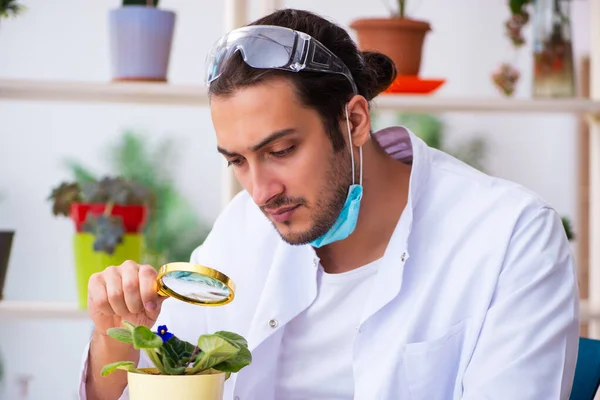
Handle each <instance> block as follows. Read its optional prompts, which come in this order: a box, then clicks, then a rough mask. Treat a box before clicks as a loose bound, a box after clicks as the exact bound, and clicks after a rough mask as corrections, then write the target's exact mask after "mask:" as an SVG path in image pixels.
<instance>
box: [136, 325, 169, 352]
mask: <svg viewBox="0 0 600 400" xmlns="http://www.w3.org/2000/svg"><path fill="white" fill-rule="evenodd" d="M162 345H163V341H162V339H161V337H160V336H158V335H157V334H156V333H154V332H152V331H151V330H150V329H149V328H148V327H145V326H136V327H135V329H134V330H133V346H134V347H135V348H136V349H156V348H159V347H162Z"/></svg>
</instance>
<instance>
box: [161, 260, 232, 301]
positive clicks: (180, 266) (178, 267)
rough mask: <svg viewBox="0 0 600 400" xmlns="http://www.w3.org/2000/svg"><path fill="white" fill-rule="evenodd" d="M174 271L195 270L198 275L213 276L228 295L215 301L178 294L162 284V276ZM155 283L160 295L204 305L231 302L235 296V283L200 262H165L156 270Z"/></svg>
mask: <svg viewBox="0 0 600 400" xmlns="http://www.w3.org/2000/svg"><path fill="white" fill-rule="evenodd" d="M174 271H187V272H195V273H197V274H200V275H204V276H207V277H209V278H213V279H216V280H218V281H219V282H221V283H223V284H224V285H225V286H227V288H228V289H229V296H227V297H226V298H225V299H223V300H221V301H217V302H203V301H200V300H191V299H189V298H187V297H184V296H180V295H179V294H178V293H176V292H174V291H172V290H171V289H169V288H168V287H166V286H165V285H164V284H163V281H162V277H163V276H164V275H166V274H168V273H170V272H174ZM156 284H157V285H158V290H157V292H158V294H159V295H160V296H170V297H174V298H176V299H178V300H181V301H185V302H186V303H190V304H202V305H205V306H223V305H225V304H228V303H231V302H232V301H233V298H234V296H235V284H234V283H233V281H232V280H231V279H230V278H229V277H228V276H227V275H225V274H223V273H222V272H219V271H217V270H214V269H212V268H209V267H207V266H205V265H200V264H192V263H186V262H175V263H169V264H165V265H163V266H162V267H160V269H159V270H158V276H157V277H156Z"/></svg>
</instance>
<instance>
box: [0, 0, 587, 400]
mask: <svg viewBox="0 0 600 400" xmlns="http://www.w3.org/2000/svg"><path fill="white" fill-rule="evenodd" d="M228 1H229V4H234V3H237V4H241V3H243V2H240V1H237V2H236V1H231V0H228ZM538 1H539V2H540V3H544V0H538ZM591 1H592V0H572V1H566V3H568V6H569V11H568V12H569V15H570V18H569V24H568V27H567V26H564V27H562V28H564V29H565V32H568V34H566V35H567V36H568V37H569V39H572V57H571V56H570V57H569V60H570V61H571V62H572V63H573V70H574V73H573V74H572V75H568V76H567V78H566V79H567V80H568V79H571V77H572V78H573V79H574V87H575V92H574V93H571V94H566V95H565V94H564V93H563V94H560V96H561V97H562V98H563V99H565V100H562V101H564V104H565V112H547V111H546V110H544V109H543V106H539V107H538V106H536V105H533V106H532V105H529V106H528V107H529V109H530V111H527V112H512V111H511V106H510V105H509V106H506V105H505V103H504V100H506V101H509V100H511V101H525V100H527V99H532V98H534V96H535V95H536V93H535V90H536V87H537V89H540V87H541V86H536V85H534V51H535V46H534V44H535V43H536V35H535V32H534V26H535V24H534V23H532V21H531V20H530V21H529V23H528V24H526V25H525V26H524V27H523V30H522V34H523V38H524V43H523V44H522V45H521V46H515V43H514V42H513V40H512V39H511V38H510V37H509V36H507V26H506V23H507V21H513V22H512V23H513V24H514V23H516V22H518V21H519V20H518V19H515V17H514V16H513V15H512V14H511V9H510V8H509V6H508V1H507V0H453V1H447V0H409V1H408V2H407V5H406V12H407V14H408V15H410V16H411V17H414V18H417V19H422V20H426V21H428V22H429V23H430V24H431V27H432V30H431V31H430V32H429V33H428V34H427V35H426V37H425V42H424V44H423V47H422V63H421V66H420V71H419V77H420V79H421V81H420V83H421V84H423V82H425V81H426V80H428V79H441V80H443V81H444V82H443V84H441V86H439V87H437V88H435V90H434V89H431V90H430V89H427V88H424V86H420V88H421V89H419V88H417V89H416V90H417V91H419V90H422V91H423V92H422V93H417V94H416V96H417V97H418V98H417V99H415V101H416V102H420V103H421V102H423V101H424V100H423V99H424V98H427V99H429V98H431V99H432V100H435V99H442V100H443V99H450V100H448V101H447V102H446V103H443V104H447V105H448V106H449V107H450V109H452V105H453V103H452V100H451V99H457V101H458V102H460V101H467V100H468V99H475V100H472V101H471V103H470V104H472V105H473V107H474V108H477V105H478V104H479V105H481V104H483V105H485V104H486V102H491V103H489V104H498V105H499V107H500V108H501V109H503V108H506V111H504V112H498V111H496V110H495V111H494V112H490V113H480V112H470V111H462V112H452V111H450V112H447V111H445V110H443V107H438V108H435V109H434V108H431V110H432V111H431V112H428V111H427V107H428V106H427V105H426V106H425V111H424V112H413V111H411V112H407V111H405V110H402V107H399V108H398V109H397V110H391V109H389V108H387V109H386V110H378V109H377V108H375V109H374V112H373V113H374V114H373V116H374V125H375V128H381V127H384V126H387V125H390V124H404V125H406V126H407V127H408V128H410V129H411V130H413V131H414V132H415V133H417V134H418V135H420V136H421V137H423V138H424V139H426V140H427V141H428V143H430V144H431V145H433V146H436V147H440V148H442V150H445V151H447V152H449V153H451V154H454V155H456V156H457V157H459V158H461V159H463V160H464V161H466V162H469V163H470V164H472V165H474V166H475V167H477V168H480V169H482V170H484V171H485V172H487V173H490V174H493V175H496V176H500V177H502V178H506V179H509V180H512V181H516V182H518V183H520V184H522V185H524V186H526V187H528V188H529V189H531V190H533V191H535V192H537V193H538V194H539V195H540V196H541V197H542V198H544V199H545V200H547V201H548V202H549V203H551V204H552V205H553V206H554V207H555V208H556V209H557V210H558V212H559V213H560V214H561V215H563V216H564V217H565V218H567V219H568V220H569V224H570V226H571V227H572V228H573V230H574V232H575V236H574V238H573V241H572V242H573V246H574V249H578V247H577V246H578V240H580V239H581V237H580V235H579V234H578V233H579V232H582V231H583V228H584V227H583V226H581V223H579V222H578V221H579V220H580V218H579V217H580V216H581V215H584V217H583V220H584V221H585V220H586V218H587V217H586V215H587V214H585V212H586V211H585V210H582V208H581V204H584V203H585V201H582V200H581V196H580V194H581V192H582V190H585V188H586V185H585V183H584V184H582V183H581V182H582V176H587V174H588V169H587V168H588V167H587V164H586V161H585V160H586V159H587V158H586V157H587V154H586V153H585V151H584V152H581V151H580V147H581V146H582V140H583V139H582V138H585V136H584V134H585V129H586V128H585V125H584V124H582V116H581V115H578V113H577V112H571V111H573V110H574V111H578V107H577V106H573V104H575V103H574V101H575V100H574V98H577V97H581V96H585V89H584V90H582V89H581V87H582V86H583V87H585V86H586V82H584V81H582V80H584V79H585V59H586V57H588V56H589V54H590V35H591V34H590V22H589V20H590V17H589V13H590V2H591ZM560 2H561V3H563V2H565V1H564V0H560ZM5 3H6V0H3V1H2V2H0V4H5ZM8 3H11V2H10V1H9V2H8ZM226 3H227V2H220V1H206V0H203V1H192V0H161V1H160V3H159V4H158V9H161V10H169V11H172V12H173V13H174V15H175V19H174V20H169V19H168V18H167V19H166V20H164V21H163V20H161V19H160V18H159V20H156V21H157V22H156V24H155V26H159V27H162V28H160V29H162V30H163V33H164V31H165V30H166V31H168V30H169V26H171V25H169V23H171V24H173V25H172V28H173V30H172V42H171V43H170V44H169V43H167V47H166V50H164V51H166V54H168V55H169V57H170V60H169V63H168V70H167V76H166V79H167V82H156V83H139V82H137V83H136V82H129V83H128V82H122V83H119V85H123V84H130V85H132V86H130V89H126V90H125V92H123V93H126V95H127V94H134V95H135V94H136V93H140V97H143V96H144V94H143V93H151V95H152V96H154V97H157V98H161V96H162V95H160V94H158V95H157V93H162V92H161V91H160V90H155V89H147V85H149V84H150V85H163V86H164V85H167V86H168V87H177V88H182V89H181V90H179V89H178V90H179V91H170V92H169V91H168V90H167V91H166V92H165V93H167V95H164V96H163V97H162V98H163V99H166V100H164V101H157V102H156V103H154V104H149V103H148V102H146V101H139V102H119V101H117V102H108V101H102V100H100V101H96V100H98V99H101V97H102V93H105V89H106V90H107V91H106V93H109V94H113V95H114V94H115V93H121V92H117V91H111V89H110V88H108V86H109V85H111V84H112V83H113V82H112V81H113V80H114V79H115V78H117V77H118V76H117V75H118V74H122V75H121V77H125V79H127V76H126V75H127V73H130V72H131V71H132V70H135V66H133V67H132V66H131V65H129V64H128V63H130V64H131V63H133V61H132V60H131V59H129V60H126V58H127V54H129V56H130V57H133V56H132V51H131V50H127V49H128V48H127V47H121V48H120V52H121V53H119V54H116V53H118V52H112V53H111V38H115V37H118V38H120V39H119V40H121V41H122V44H123V45H124V44H127V43H129V45H130V46H133V47H131V48H133V49H135V48H136V47H135V45H136V43H138V42H139V41H140V40H141V39H140V38H139V37H136V36H135V33H134V32H133V31H129V33H128V32H127V31H126V29H127V27H126V26H125V25H126V23H127V18H133V19H134V18H136V17H135V16H129V17H127V16H123V17H122V18H124V19H123V20H121V21H120V22H118V21H117V19H118V18H117V16H113V18H115V19H110V15H111V14H110V13H111V11H114V10H118V9H121V8H124V7H125V5H124V4H123V3H122V2H119V1H108V0H96V1H81V0H79V1H76V0H58V1H53V2H48V1H43V0H22V1H15V2H12V5H15V4H17V5H22V6H24V7H26V8H25V9H24V10H22V12H20V13H18V15H9V16H3V17H1V18H0V231H11V232H14V236H13V237H12V246H11V247H10V249H11V251H10V257H9V258H8V262H7V272H6V275H5V281H4V285H3V300H2V301H1V302H0V358H1V360H2V365H3V368H2V369H3V372H2V378H1V379H2V384H1V385H2V386H1V389H0V394H1V397H0V398H3V399H4V398H6V399H11V400H13V399H14V400H20V399H28V400H42V399H75V398H76V396H77V395H76V393H77V386H78V381H79V374H80V366H81V365H80V362H81V357H82V355H83V354H82V351H83V349H84V346H85V345H86V343H87V341H88V338H89V334H90V329H91V324H90V321H89V320H88V319H87V318H86V314H85V311H84V310H83V309H82V308H83V307H84V305H82V301H83V302H84V299H83V300H82V293H81V279H82V278H81V276H86V275H85V274H86V273H89V271H88V272H86V271H82V267H81V266H80V265H81V264H82V263H86V262H87V263H88V265H89V264H90V263H91V262H92V261H90V260H93V263H95V264H94V265H96V266H102V265H105V266H106V265H110V264H106V263H110V262H112V261H113V260H115V259H117V258H118V257H119V256H122V255H123V253H122V252H123V251H126V250H127V251H133V253H128V254H138V255H139V256H140V259H144V260H150V262H152V263H153V265H156V264H157V263H160V262H164V261H166V260H179V261H187V259H188V258H189V253H190V252H191V250H193V248H194V247H196V246H198V245H200V244H201V243H202V241H203V239H204V237H205V235H206V233H207V232H208V231H209V230H210V228H211V225H212V223H213V222H214V220H215V218H216V217H217V215H218V214H219V212H220V210H221V209H222V207H223V205H224V203H225V202H226V201H227V197H226V195H225V198H224V193H227V192H228V190H229V187H228V186H229V185H230V182H229V181H228V180H227V179H226V177H224V174H223V164H224V162H223V160H222V158H221V157H220V155H218V153H217V152H216V140H215V135H214V131H213V128H212V124H211V121H210V114H209V110H208V108H207V107H206V105H205V104H204V103H202V101H201V100H202V93H203V91H204V89H203V87H202V85H203V76H204V75H203V74H204V60H205V57H206V54H207V52H208V49H209V47H210V46H211V44H212V43H213V42H214V41H215V40H216V39H217V38H218V37H219V36H220V35H221V34H222V33H223V32H224V31H225V30H226V29H228V25H227V23H226V15H225V8H226V7H225V4H226ZM247 3H248V4H247V16H246V17H245V18H246V20H247V21H250V20H254V19H256V18H258V17H260V16H262V13H263V12H264V10H265V8H264V7H265V6H264V4H265V2H264V1H263V2H261V1H258V0H256V1H248V2H247ZM546 3H547V4H549V5H550V6H551V5H552V4H551V3H552V2H550V1H548V2H545V4H546ZM279 6H282V7H292V8H302V9H307V10H310V11H313V12H316V13H318V14H321V15H323V16H324V17H327V18H329V19H331V20H334V21H335V22H337V23H339V24H340V25H342V26H343V27H345V28H347V29H348V30H349V32H350V34H351V35H352V36H353V37H354V38H356V37H357V32H356V31H355V30H353V29H351V28H350V24H351V23H352V21H355V20H357V19H359V18H367V17H390V15H391V14H393V13H395V12H396V11H397V10H396V8H397V2H395V1H392V0H389V1H358V0H350V1H340V0H328V1H322V0H321V1H318V0H302V1H300V0H286V1H281V2H279ZM9 11H10V10H9ZM528 12H529V17H530V18H534V16H535V9H534V7H533V6H530V7H529V8H528ZM545 12H546V11H544V10H542V11H539V13H540V14H539V16H538V17H539V18H542V16H543V15H545V14H544V13H545ZM111 21H112V23H114V24H125V25H120V26H121V28H118V26H117V25H111ZM165 21H166V22H165ZM169 21H170V22H169ZM515 21H516V22H515ZM161 24H163V25H161ZM111 26H113V28H114V29H112V30H111ZM513 28H514V26H513ZM118 29H123V31H121V32H120V33H119V32H117V30H118ZM160 29H159V30H160ZM117 34H124V36H115V35H117ZM154 34H156V35H159V34H160V32H158V33H156V32H154V33H150V35H154ZM136 40H137V41H138V42H136ZM154 40H155V42H154V43H155V46H158V44H157V43H159V42H160V38H159V39H156V38H155V39H154ZM540 40H541V39H540ZM157 51H158V50H157ZM133 53H135V50H134V51H133ZM155 56H156V55H155ZM116 57H121V59H120V60H119V61H116ZM142 57H147V58H146V60H145V67H147V69H150V70H151V71H149V72H148V71H147V70H144V68H141V72H140V70H138V71H137V72H138V73H142V72H144V73H150V74H152V73H158V74H160V71H159V72H156V70H160V67H158V66H152V65H150V66H149V63H150V64H151V63H152V62H154V61H156V60H158V59H157V58H154V59H153V58H151V56H149V55H145V56H142ZM156 57H160V55H159V56H156ZM163 57H164V54H163ZM148 60H150V61H148ZM152 60H154V61H152ZM503 63H510V65H511V66H512V67H514V68H515V69H516V71H518V74H519V79H518V81H517V82H516V84H515V86H514V91H513V92H512V93H511V94H510V95H507V94H506V93H505V90H508V91H510V90H511V87H510V86H511V85H510V82H511V81H510V79H511V77H512V76H513V75H512V74H511V71H510V70H506V71H505V72H506V73H505V75H503V79H504V81H503V82H505V84H504V85H498V84H497V82H498V81H497V80H496V81H495V80H494V78H493V76H494V74H495V73H496V72H497V71H499V68H500V66H501V65H502V64H503ZM116 64H118V66H116ZM158 64H160V62H159V61H158V62H157V65H158ZM128 68H129V69H128ZM582 68H583V69H582ZM134 72H135V71H134ZM155 79H156V78H155ZM506 82H508V83H506ZM425 83H426V82H425ZM44 84H49V85H50V86H44ZM70 84H73V85H74V86H69V85H70ZM78 85H79V86H78ZM135 85H140V86H139V92H138V91H137V89H136V86H135ZM540 85H541V84H540ZM587 85H588V86H589V83H587ZM400 86H401V85H400ZM36 88H40V89H39V90H40V91H39V92H38V91H36V90H38V89H36ZM44 88H45V89H44ZM66 88H74V89H73V90H74V91H75V92H76V93H78V94H76V95H75V97H73V99H71V100H68V101H58V102H57V101H49V100H55V99H54V98H52V92H53V91H54V90H55V91H56V93H55V94H56V95H57V96H58V95H60V93H66V92H68V90H67V89H66ZM545 89H548V87H545ZM69 90H70V89H69ZM406 90H407V91H408V89H406ZM549 90H551V88H550V89H549ZM407 91H404V92H403V89H402V88H400V89H398V92H397V93H395V94H387V95H382V97H383V96H398V97H401V96H403V95H406V96H409V95H411V96H412V95H414V93H408V92H407ZM36 93H37V94H36ZM41 93H43V96H42V95H41ZM168 93H171V94H173V93H175V95H177V96H180V97H186V96H188V97H191V98H192V99H199V100H198V101H197V104H195V102H196V100H189V101H185V100H184V101H181V102H180V103H177V102H175V101H171V100H168V98H169V95H168ZM126 95H123V96H124V97H126ZM406 96H405V97H406ZM544 96H546V97H552V94H542V97H544ZM42 97H47V98H42ZM86 97H89V98H86ZM117 97H118V94H117ZM124 97H123V98H124ZM402 98H404V97H402ZM406 98H407V99H408V100H402V101H406V102H407V103H409V102H410V101H411V100H410V97H406ZM465 99H467V100H465ZM477 99H481V102H480V101H479V100H477ZM495 102H497V103H495ZM161 103H162V104H161ZM420 103H419V104H420ZM382 104H386V103H385V102H384V100H382ZM424 104H427V103H424ZM525 104H534V103H527V102H526V103H525ZM536 104H537V103H536ZM382 108H384V107H382ZM501 111H502V110H501ZM584 146H585V144H584ZM582 160H583V161H582ZM106 176H108V177H111V178H116V179H115V180H108V181H101V179H102V177H106ZM118 178H127V179H133V181H134V182H136V183H138V184H141V186H143V188H145V189H146V190H147V191H148V192H144V193H142V194H139V193H138V194H139V196H138V197H139V198H138V200H140V199H141V200H140V201H139V202H141V203H144V204H146V205H148V204H150V205H149V206H148V208H147V209H146V211H147V212H148V214H147V216H146V221H147V224H146V225H144V226H143V228H140V227H139V226H138V227H137V228H133V231H131V232H130V231H123V232H120V231H119V227H120V226H121V225H119V223H118V221H116V220H115V219H112V220H111V219H110V218H109V219H107V220H106V221H105V222H106V223H107V224H108V226H104V228H103V226H102V225H101V223H100V222H99V221H98V220H96V225H94V226H92V227H91V228H89V229H88V230H87V231H86V229H85V228H84V227H83V225H81V226H77V227H76V225H75V224H74V220H73V218H74V216H73V214H70V213H71V210H73V209H71V208H69V205H70V204H71V203H72V202H73V201H79V202H85V200H89V202H94V201H93V200H94V199H96V202H104V204H108V203H110V204H111V206H107V208H110V207H112V204H113V203H115V204H118V203H119V201H116V200H115V198H113V197H111V196H110V194H111V193H114V191H118V190H125V192H126V193H127V194H129V195H131V196H130V200H131V197H132V196H133V193H134V192H135V188H129V187H125V183H123V182H122V181H120V180H119V179H118ZM94 182H95V183H94ZM61 183H67V184H69V183H71V186H63V188H62V190H60V191H56V192H55V198H53V199H50V198H49V197H50V195H51V193H52V191H53V189H55V188H58V187H59V186H60V184H61ZM582 185H583V186H582ZM86 188H87V189H86ZM84 189H86V190H88V192H86V190H84ZM130 189H131V190H130ZM90 191H91V192H94V191H95V193H92V194H90ZM107 193H108V194H107ZM94 196H96V197H94ZM102 196H104V197H102ZM146 201H147V202H146ZM123 203H124V202H123ZM135 203H136V201H135V199H134V200H131V201H130V204H132V205H135ZM61 206H62V207H61ZM65 207H66V208H65ZM60 210H62V211H63V212H65V213H67V215H64V214H62V215H61V214H60ZM103 210H104V211H106V208H103ZM582 213H583V214H582ZM104 215H105V216H107V215H110V213H106V212H105V213H104ZM69 217H70V218H69ZM80 222H82V221H80ZM102 229H104V230H102ZM111 229H112V231H111ZM136 229H137V231H135V230H136ZM134 231H135V232H134ZM140 237H141V238H143V239H144V243H145V244H144V247H143V248H141V247H140V245H139V242H136V238H140ZM583 237H584V239H583V240H585V238H586V236H585V235H584V236H583ZM115 238H123V240H124V241H123V245H122V246H121V247H119V246H117V247H118V248H119V249H120V250H116V251H115V252H114V253H112V254H111V245H110V244H111V240H112V239H115ZM91 242H93V243H94V245H96V246H98V247H97V248H99V249H100V251H97V252H96V253H102V254H92V251H91V250H90V249H91ZM125 248H126V249H125ZM86 249H87V250H86ZM124 249H125V250H124ZM103 251H104V253H103ZM119 251H121V253H119ZM136 252H137V253H136ZM577 256H578V261H580V268H582V273H581V274H582V275H581V277H582V278H581V279H586V278H585V277H586V272H585V271H586V268H587V265H586V264H585V262H586V260H587V259H586V258H585V257H587V255H586V254H585V253H581V252H578V253H577ZM115 257H116V258H115ZM582 258H583V259H582ZM1 259H2V257H0V261H1ZM78 274H79V275H78ZM78 276H79V278H78ZM0 282H2V281H1V280H0ZM585 282H587V281H585ZM586 284H587V283H586ZM78 285H79V286H78ZM585 293H586V291H585V290H584V291H583V294H582V296H585V295H586V294H585ZM24 387H27V389H23V388H24Z"/></svg>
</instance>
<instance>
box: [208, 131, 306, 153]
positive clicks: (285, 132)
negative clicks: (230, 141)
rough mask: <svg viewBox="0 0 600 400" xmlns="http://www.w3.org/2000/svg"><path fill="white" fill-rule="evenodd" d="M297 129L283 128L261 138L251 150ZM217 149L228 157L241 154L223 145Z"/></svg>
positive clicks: (257, 148) (255, 149)
mask: <svg viewBox="0 0 600 400" xmlns="http://www.w3.org/2000/svg"><path fill="white" fill-rule="evenodd" d="M295 132H296V130H295V129H294V128H287V129H283V130H280V131H277V132H273V133H272V134H270V135H269V136H267V137H266V138H264V139H263V140H261V141H260V142H259V143H257V144H255V145H253V146H252V147H250V150H251V151H258V150H260V149H261V148H263V147H265V146H267V145H268V144H269V143H272V142H274V141H275V140H277V139H281V138H282V137H285V136H288V135H291V134H293V133H295ZM217 151H218V152H219V153H221V154H223V155H224V156H226V157H235V156H239V154H237V153H233V152H231V151H229V150H226V149H224V148H222V147H219V146H217Z"/></svg>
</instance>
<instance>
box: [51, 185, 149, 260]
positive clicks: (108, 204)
mask: <svg viewBox="0 0 600 400" xmlns="http://www.w3.org/2000/svg"><path fill="white" fill-rule="evenodd" d="M48 200H52V213H53V214H54V215H55V216H65V217H74V216H73V206H74V205H78V204H104V205H105V207H104V211H103V212H102V213H101V214H99V215H96V214H94V213H92V212H88V213H87V215H86V218H85V221H84V223H83V231H84V232H88V233H91V234H93V235H94V250H96V251H103V252H106V253H107V254H113V253H114V251H115V248H116V247H117V245H119V244H121V243H122V242H123V235H124V234H125V228H124V225H123V218H122V217H121V216H119V215H113V214H112V212H113V208H114V206H116V205H121V206H147V205H149V204H152V203H153V201H154V196H153V194H152V193H151V192H150V191H149V190H148V189H147V188H146V187H145V186H143V185H141V184H139V183H138V182H135V181H133V180H129V179H126V178H124V177H122V176H117V177H109V176H107V177H103V178H101V179H89V180H86V181H84V182H62V183H60V184H59V185H58V186H57V187H55V188H53V189H52V192H51V194H50V196H49V197H48Z"/></svg>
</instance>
